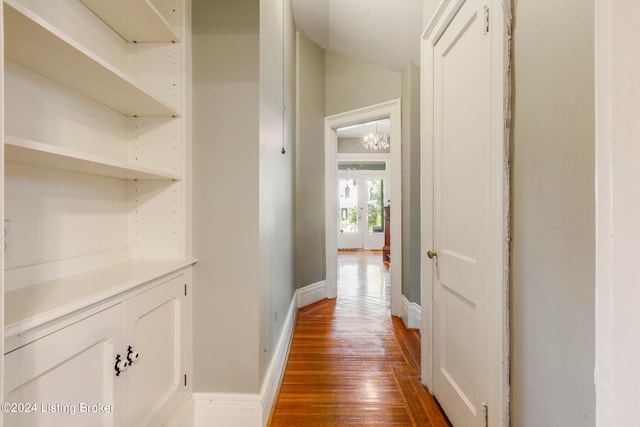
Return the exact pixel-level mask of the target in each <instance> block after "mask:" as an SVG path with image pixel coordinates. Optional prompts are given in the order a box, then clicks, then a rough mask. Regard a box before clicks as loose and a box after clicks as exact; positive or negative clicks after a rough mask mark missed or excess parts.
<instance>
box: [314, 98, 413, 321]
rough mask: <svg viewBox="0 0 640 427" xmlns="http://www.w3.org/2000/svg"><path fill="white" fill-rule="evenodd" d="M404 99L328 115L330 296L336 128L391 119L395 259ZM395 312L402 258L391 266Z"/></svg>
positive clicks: (330, 289) (334, 273) (395, 253)
mask: <svg viewBox="0 0 640 427" xmlns="http://www.w3.org/2000/svg"><path fill="white" fill-rule="evenodd" d="M400 114H401V102H400V99H394V100H391V101H387V102H383V103H381V104H376V105H371V106H368V107H364V108H359V109H357V110H352V111H347V112H344V113H339V114H334V115H332V116H328V117H326V118H325V120H324V123H325V131H324V136H325V137H324V147H325V151H324V153H325V158H324V167H325V169H324V171H325V172H324V174H325V251H326V252H325V259H326V297H327V298H336V297H337V295H338V236H337V234H338V233H336V227H337V224H338V197H337V194H338V191H337V188H338V187H337V186H338V182H337V181H338V135H337V132H336V130H337V129H339V128H342V127H346V126H351V125H355V124H359V123H365V122H369V121H374V120H380V119H386V118H388V119H390V121H391V131H390V138H391V147H390V158H391V161H390V166H389V168H390V169H391V173H390V180H391V195H392V197H393V201H392V209H393V213H392V214H391V223H390V226H391V230H390V232H391V236H390V238H391V254H392V257H393V258H392V259H396V260H402V177H401V175H400V174H401V170H402V167H401V166H402V165H401V157H400V155H401V149H402V147H401V145H400V144H401V141H402V130H401V123H400V117H401V116H400ZM390 270H391V314H392V315H393V316H400V314H401V304H400V302H401V295H402V262H401V261H396V262H394V263H393V266H392V267H391V269H390Z"/></svg>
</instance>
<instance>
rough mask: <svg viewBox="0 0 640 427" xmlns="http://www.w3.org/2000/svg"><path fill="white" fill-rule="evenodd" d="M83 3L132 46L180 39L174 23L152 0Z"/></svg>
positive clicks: (93, 0) (85, 1)
mask: <svg viewBox="0 0 640 427" xmlns="http://www.w3.org/2000/svg"><path fill="white" fill-rule="evenodd" d="M81 1H82V3H84V4H85V6H87V7H88V8H89V9H90V10H91V11H92V12H93V13H95V14H96V15H97V16H98V17H99V18H100V19H102V20H103V21H104V22H105V23H106V24H107V25H108V26H110V27H111V28H112V29H113V30H114V31H115V32H116V33H118V34H120V36H121V37H122V38H123V39H125V40H126V41H128V42H130V43H134V42H138V43H159V42H165V43H167V42H175V41H179V40H180V36H179V35H178V34H176V33H175V32H174V30H173V28H172V27H171V24H170V23H169V22H167V20H166V19H165V18H164V16H162V14H161V13H160V12H159V11H158V9H157V8H156V7H155V6H154V5H153V3H152V2H151V1H149V0H109V1H105V0H81Z"/></svg>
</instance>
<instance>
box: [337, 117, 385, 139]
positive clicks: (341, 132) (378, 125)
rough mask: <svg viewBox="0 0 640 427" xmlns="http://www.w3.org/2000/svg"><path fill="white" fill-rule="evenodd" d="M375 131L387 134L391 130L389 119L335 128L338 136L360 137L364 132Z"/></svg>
mask: <svg viewBox="0 0 640 427" xmlns="http://www.w3.org/2000/svg"><path fill="white" fill-rule="evenodd" d="M375 131H378V132H380V133H384V134H387V135H389V133H390V132H391V120H389V119H382V120H374V121H371V122H366V123H359V124H357V125H352V126H346V127H343V128H340V129H337V134H338V138H362V137H363V136H365V135H366V134H369V133H373V132H375Z"/></svg>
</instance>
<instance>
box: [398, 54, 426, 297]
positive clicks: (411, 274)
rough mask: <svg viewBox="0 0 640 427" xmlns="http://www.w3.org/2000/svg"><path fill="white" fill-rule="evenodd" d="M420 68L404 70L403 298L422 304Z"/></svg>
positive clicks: (408, 67)
mask: <svg viewBox="0 0 640 427" xmlns="http://www.w3.org/2000/svg"><path fill="white" fill-rule="evenodd" d="M420 259H421V258H420V67H418V66H417V65H416V64H414V63H409V64H407V65H406V66H405V67H404V69H403V70H402V294H403V295H404V296H405V297H406V298H407V299H408V300H409V301H410V302H415V303H417V304H420Z"/></svg>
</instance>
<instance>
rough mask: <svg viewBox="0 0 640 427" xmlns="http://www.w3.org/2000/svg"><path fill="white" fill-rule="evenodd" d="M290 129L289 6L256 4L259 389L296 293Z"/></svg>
mask: <svg viewBox="0 0 640 427" xmlns="http://www.w3.org/2000/svg"><path fill="white" fill-rule="evenodd" d="M283 8H284V9H283ZM283 111H284V113H283ZM294 123H295V31H294V28H293V13H292V10H291V0H278V1H273V0H260V148H259V150H258V152H259V167H260V185H259V188H260V203H259V221H260V321H259V322H260V347H259V348H258V349H257V350H258V351H259V355H260V384H262V381H263V380H264V376H265V374H266V372H267V368H268V366H269V363H270V361H271V359H272V358H273V355H274V350H275V347H276V345H277V342H278V338H279V336H280V333H281V332H282V327H283V325H284V320H285V318H286V315H287V311H288V309H289V306H290V304H291V301H292V298H293V294H294V292H295V286H294V252H293V246H294V230H295V224H294V209H295V206H294V185H295V178H294V162H295V149H294V147H295V141H294ZM283 146H284V147H285V154H282V147H283ZM259 391H260V390H258V392H259Z"/></svg>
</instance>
